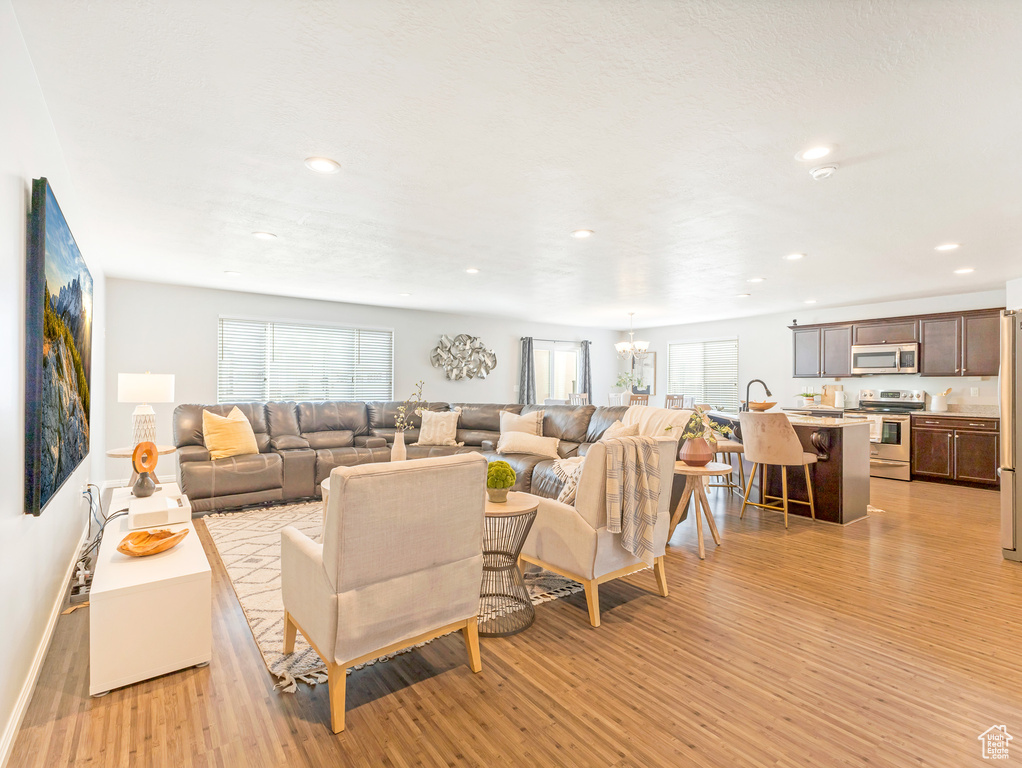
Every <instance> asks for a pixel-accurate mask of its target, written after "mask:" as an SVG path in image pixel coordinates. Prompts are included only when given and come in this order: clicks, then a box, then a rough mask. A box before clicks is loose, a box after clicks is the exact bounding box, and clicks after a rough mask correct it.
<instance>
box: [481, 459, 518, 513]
mask: <svg viewBox="0 0 1022 768" xmlns="http://www.w3.org/2000/svg"><path fill="white" fill-rule="evenodd" d="M516 479H517V476H516V475H515V471H514V470H513V469H512V468H511V465H510V464H508V463H507V462H506V461H491V462H490V466H488V467H487V468H486V495H487V496H489V498H490V501H492V502H493V503H494V504H503V503H504V502H506V501H507V492H508V490H509V489H510V488H511V486H513V485H514V484H515V480H516Z"/></svg>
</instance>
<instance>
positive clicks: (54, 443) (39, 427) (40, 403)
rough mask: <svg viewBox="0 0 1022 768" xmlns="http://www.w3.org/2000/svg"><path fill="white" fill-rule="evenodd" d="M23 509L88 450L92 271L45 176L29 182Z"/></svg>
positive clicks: (35, 507)
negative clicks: (30, 191) (30, 203)
mask: <svg viewBox="0 0 1022 768" xmlns="http://www.w3.org/2000/svg"><path fill="white" fill-rule="evenodd" d="M25 285H26V301H25V307H26V318H25V512H26V513H28V514H32V515H38V514H40V513H41V512H42V510H43V509H45V508H46V505H47V503H49V501H50V499H52V498H53V496H54V494H55V493H56V492H57V491H58V490H59V489H60V487H61V486H62V485H63V484H64V483H65V482H66V481H67V479H68V478H69V477H70V476H71V474H72V473H73V472H74V470H75V469H76V468H77V467H78V465H79V464H81V463H82V461H84V460H85V457H86V456H88V454H89V432H90V423H89V400H90V398H89V393H90V384H91V381H92V274H91V273H90V272H89V268H88V267H87V266H86V265H85V260H84V259H83V258H82V254H81V252H80V251H79V250H78V245H77V243H75V239H74V236H73V235H72V234H71V230H70V228H69V227H68V225H67V221H66V220H65V219H64V214H63V213H61V210H60V206H59V205H58V204H57V199H56V197H55V196H54V194H53V189H52V188H51V187H50V185H49V183H48V182H47V181H46V179H36V180H35V181H34V182H33V183H32V212H31V214H30V217H29V227H28V257H27V264H26V270H25Z"/></svg>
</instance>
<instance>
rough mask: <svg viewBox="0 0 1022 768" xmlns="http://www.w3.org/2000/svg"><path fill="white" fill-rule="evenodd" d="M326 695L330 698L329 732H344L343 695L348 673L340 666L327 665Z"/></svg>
mask: <svg viewBox="0 0 1022 768" xmlns="http://www.w3.org/2000/svg"><path fill="white" fill-rule="evenodd" d="M326 672H327V687H328V691H327V693H328V694H329V696H330V730H331V731H333V732H334V733H340V732H341V731H343V730H344V694H345V690H344V689H345V687H346V686H347V684H348V671H347V669H345V668H344V667H342V666H341V665H340V664H329V663H328V664H327V668H326Z"/></svg>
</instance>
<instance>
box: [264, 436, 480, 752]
mask: <svg viewBox="0 0 1022 768" xmlns="http://www.w3.org/2000/svg"><path fill="white" fill-rule="evenodd" d="M485 488H486V459H485V458H484V457H483V456H481V455H480V454H477V453H468V454H460V455H455V456H443V457H440V458H433V459H419V460H415V461H400V462H393V463H389V462H388V463H381V464H366V465H362V466H359V467H337V468H336V469H334V470H333V471H332V472H331V473H330V499H329V502H328V503H327V508H326V511H325V514H324V516H323V543H322V544H318V543H316V542H314V541H313V540H312V539H310V538H309V537H308V536H306V535H305V534H303V533H301V532H300V531H298V530H297V529H296V528H293V527H291V526H288V527H287V528H285V529H284V530H283V531H282V532H281V591H282V592H283V597H284V612H285V613H284V653H291V652H293V651H294V646H295V633H296V631H300V632H301V633H302V635H303V636H304V637H305V639H306V640H308V641H309V644H310V645H311V646H312V647H313V648H314V649H315V651H316V653H318V654H319V656H320V658H321V659H323V661H324V662H326V665H327V675H328V678H329V683H328V685H329V691H330V724H331V728H332V730H333V732H334V733H338V732H340V731H343V730H344V693H345V675H346V670H347V668H348V667H353V666H355V665H356V664H361V663H363V662H366V661H369V660H371V659H375V658H378V657H380V656H383V655H385V654H388V653H393V652H395V651H397V650H400V649H402V648H407V647H409V646H412V645H416V644H418V643H422V642H425V641H427V640H431V639H433V638H435V637H439V636H440V635H444V634H447V633H448V632H453V631H456V630H461V632H462V633H463V634H464V637H465V646H466V648H467V650H468V659H469V667H470V668H471V669H472V671H473V672H479V671H480V670H481V669H482V662H481V661H480V657H479V635H478V628H477V623H476V622H477V616H478V613H479V585H480V583H481V582H482V573H483V554H482V548H483V516H484V510H485V499H486V493H485Z"/></svg>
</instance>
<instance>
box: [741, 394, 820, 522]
mask: <svg viewBox="0 0 1022 768" xmlns="http://www.w3.org/2000/svg"><path fill="white" fill-rule="evenodd" d="M740 418H741V423H742V443H743V445H744V446H745V455H746V456H748V457H749V461H751V462H752V474H751V475H749V482H748V483H747V484H746V487H745V497H744V498H743V499H742V513H741V515H739V519H741V518H743V517H745V507H746V506H747V505H748V506H753V507H759V508H760V509H772V510H774V511H776V512H784V527H785V528H787V527H788V503H789V502H791V503H793V504H808V506H809V514H810V515H812V518H813V520H815V519H816V507H815V506H814V504H813V480H812V478H811V477H810V475H809V465H810V464H815V463H816V459H817V456H816V454H815V453H807V452H806V451H804V450H802V443H800V442H799V439H798V435H797V434H795V428H794V427H793V426H791V422H790V421H788V417H787V416H786V415H785V414H783V413H752V412H745V413H742V415H741V417H740ZM761 464H762V465H763V466H764V467H780V468H781V495H780V496H768V495H767V493H766V488H765V484H766V472H765V471H764V473H763V479H762V482H763V483H764V488H763V489H762V491H763V501H765V502H768V503H766V504H757V503H756V502H753V501H749V491H751V490H752V480H753V479H754V478H755V477H756V470H757V469H758V468H759V466H760V465H761ZM798 466H801V467H802V469H803V470H804V471H805V474H806V488H807V489H808V491H809V501H799V500H797V499H789V498H788V467H798ZM771 501H773V502H774V503H773V504H771V503H769V502H771ZM776 502H780V503H781V504H780V506H778V505H777V503H776Z"/></svg>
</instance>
